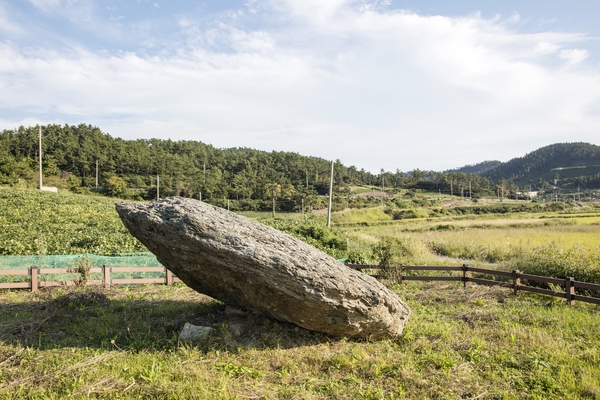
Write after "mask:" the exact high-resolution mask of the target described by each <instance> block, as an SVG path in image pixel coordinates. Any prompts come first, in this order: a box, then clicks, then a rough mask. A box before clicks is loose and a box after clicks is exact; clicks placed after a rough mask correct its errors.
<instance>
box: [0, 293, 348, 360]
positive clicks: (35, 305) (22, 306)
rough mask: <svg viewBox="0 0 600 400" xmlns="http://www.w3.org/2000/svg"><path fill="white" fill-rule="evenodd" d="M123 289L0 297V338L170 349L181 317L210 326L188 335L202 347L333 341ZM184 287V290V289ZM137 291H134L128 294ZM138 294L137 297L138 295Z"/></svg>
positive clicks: (199, 303)
mask: <svg viewBox="0 0 600 400" xmlns="http://www.w3.org/2000/svg"><path fill="white" fill-rule="evenodd" d="M119 290H122V289H104V288H95V289H92V288H85V289H70V290H64V289H63V291H62V292H61V293H60V294H59V295H57V294H56V292H54V293H53V292H52V291H51V290H47V291H45V292H42V293H40V294H39V295H37V297H35V298H32V299H31V300H32V301H26V302H9V303H6V302H3V303H2V304H0V341H2V342H5V343H11V344H14V345H21V346H28V347H33V348H37V349H53V348H67V347H78V348H101V349H111V348H114V349H120V350H128V351H142V350H170V349H173V348H177V347H178V346H181V345H182V341H181V340H180V339H179V333H180V332H181V329H182V327H183V326H184V324H185V323H186V322H190V323H191V324H194V325H200V326H209V327H211V328H213V330H212V332H211V334H210V335H209V336H208V337H206V338H204V339H201V340H198V341H194V342H186V344H185V345H192V346H196V347H198V348H200V349H201V350H204V351H207V352H208V351H213V350H227V349H237V348H258V349H268V348H292V347H301V346H310V345H314V344H318V343H323V342H327V341H332V340H337V339H336V338H332V337H330V336H327V335H325V334H321V333H318V332H312V331H308V330H306V329H303V328H300V327H298V326H296V325H294V324H291V323H286V322H281V321H276V320H273V319H271V318H267V317H264V316H261V315H256V314H253V313H250V312H244V311H242V310H237V309H233V308H231V307H226V305H225V304H223V303H221V302H218V301H216V300H213V299H211V298H209V297H207V296H201V298H200V299H199V300H198V299H168V298H166V299H165V298H163V299H158V300H157V299H155V298H154V299H140V298H136V295H133V296H129V297H128V296H123V295H122V293H119V292H118V291H119ZM186 290H187V289H186ZM134 294H135V293H134ZM137 297H139V296H137Z"/></svg>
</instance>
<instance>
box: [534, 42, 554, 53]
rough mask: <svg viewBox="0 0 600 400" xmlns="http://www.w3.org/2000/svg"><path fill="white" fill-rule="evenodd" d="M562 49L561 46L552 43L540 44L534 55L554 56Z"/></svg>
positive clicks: (537, 45) (536, 46)
mask: <svg viewBox="0 0 600 400" xmlns="http://www.w3.org/2000/svg"><path fill="white" fill-rule="evenodd" d="M558 49H560V45H558V44H555V43H551V42H540V43H538V44H536V45H535V48H534V49H533V53H534V54H535V55H541V56H545V55H548V54H554V53H556V52H557V51H558Z"/></svg>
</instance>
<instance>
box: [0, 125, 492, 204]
mask: <svg viewBox="0 0 600 400" xmlns="http://www.w3.org/2000/svg"><path fill="white" fill-rule="evenodd" d="M38 129H39V127H38V126H35V127H23V126H21V127H19V128H18V129H13V130H3V131H2V132H1V133H0V184H9V185H14V184H16V183H18V182H19V181H28V182H35V181H36V171H37V162H38V161H37V160H38V158H37V157H38ZM41 130H42V136H43V142H42V153H43V170H44V175H45V176H46V177H48V178H52V179H54V180H52V179H51V180H50V181H51V182H58V180H59V179H60V180H62V182H64V184H65V185H66V186H67V187H68V188H69V189H71V190H73V191H82V190H83V191H85V190H93V189H95V187H96V165H98V169H99V173H98V178H99V182H98V184H99V189H100V190H101V191H103V192H104V193H106V194H108V195H113V196H120V197H127V196H131V197H136V198H137V197H141V198H144V199H151V198H153V196H155V192H156V176H157V175H158V176H159V177H160V193H161V197H163V196H169V195H178V196H184V197H195V198H199V197H202V199H203V200H205V201H209V202H211V201H213V202H215V201H222V200H224V199H235V200H244V201H248V202H252V201H254V202H256V201H263V202H264V201H267V200H272V199H276V200H278V201H279V202H280V203H281V202H285V201H289V202H290V203H294V204H297V203H298V202H299V200H300V199H301V198H305V199H307V200H308V199H313V200H314V199H315V198H318V197H319V195H325V194H326V193H327V191H328V188H329V171H330V161H328V160H325V159H322V158H319V157H310V156H303V155H300V154H298V153H294V152H282V151H273V152H266V151H259V150H254V149H250V148H229V149H219V148H216V147H214V146H211V145H209V144H205V143H202V142H199V141H190V140H180V141H173V140H169V139H167V140H163V139H136V140H124V139H121V138H114V137H112V136H111V135H109V134H108V133H105V132H102V131H101V130H100V128H98V127H94V126H91V125H85V124H80V125H77V126H71V125H46V126H42V127H41ZM354 186H368V187H377V188H379V190H385V191H386V192H394V191H398V190H401V189H409V190H417V189H419V190H424V191H433V192H439V193H444V194H450V193H452V194H454V195H461V194H463V195H466V194H469V195H471V196H472V195H473V194H475V195H487V194H490V193H494V192H495V186H494V185H492V183H491V182H490V181H489V180H488V179H486V178H484V177H481V176H477V175H473V174H466V173H460V172H436V171H421V170H418V169H416V170H413V171H409V172H402V171H399V170H396V171H395V172H391V171H384V170H381V171H380V173H379V174H374V173H371V172H369V171H365V170H364V169H358V168H357V167H355V166H349V167H347V166H345V165H343V164H342V162H341V161H340V160H336V161H335V162H334V191H335V193H336V194H337V195H338V196H348V195H349V194H350V192H351V188H352V187H354ZM307 204H308V203H307ZM261 207H262V206H261Z"/></svg>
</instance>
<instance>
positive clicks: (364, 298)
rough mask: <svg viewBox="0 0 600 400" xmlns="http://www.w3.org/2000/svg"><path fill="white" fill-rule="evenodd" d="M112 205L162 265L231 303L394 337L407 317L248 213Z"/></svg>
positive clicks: (397, 304)
mask: <svg viewBox="0 0 600 400" xmlns="http://www.w3.org/2000/svg"><path fill="white" fill-rule="evenodd" d="M116 207H117V212H118V213H119V215H120V217H121V219H122V220H123V223H124V224H125V226H126V227H127V229H129V231H130V232H131V234H132V235H133V236H135V237H137V238H138V239H139V240H140V241H141V242H142V243H143V244H144V245H146V247H148V249H149V250H150V251H151V252H152V253H154V254H155V255H156V258H157V259H158V260H159V261H160V262H161V263H162V264H163V265H164V266H165V267H167V268H168V269H169V270H171V271H172V272H173V273H174V274H175V275H177V277H179V278H180V279H181V280H182V281H183V282H185V283H186V284H187V285H188V286H189V287H191V288H192V289H195V290H197V291H198V292H200V293H204V294H206V295H208V296H211V297H213V298H215V299H218V300H221V301H223V302H225V303H226V304H229V305H231V306H234V307H238V308H242V309H246V310H250V311H255V312H258V313H261V314H263V315H267V316H270V317H272V318H275V319H278V320H281V321H287V322H291V323H294V324H296V325H299V326H301V327H303V328H306V329H310V330H314V331H319V332H324V333H328V334H331V335H336V336H352V337H362V338H368V337H370V338H374V339H378V338H383V337H396V336H398V335H400V334H401V333H402V329H403V327H404V325H405V324H406V322H407V320H408V317H409V314H410V310H409V308H408V307H407V306H406V304H404V303H403V302H402V301H401V300H400V299H399V298H398V296H396V295H395V294H394V293H392V292H390V291H389V290H388V289H387V288H386V287H385V286H384V285H382V284H381V283H380V282H378V281H377V280H376V279H374V278H372V277H370V276H368V275H365V274H363V273H360V272H358V271H355V270H352V269H350V268H348V267H346V266H345V265H344V264H342V263H340V262H339V261H337V260H336V259H334V258H332V257H330V256H329V255H327V254H325V253H323V252H322V251H320V250H318V249H315V248H314V247H312V246H310V245H308V244H306V243H304V242H303V241H301V240H299V239H296V238H294V237H292V236H290V235H288V234H286V233H283V232H280V231H278V230H276V229H273V228H271V227H268V226H266V225H263V224H261V223H259V222H256V221H254V220H251V219H249V218H246V217H243V216H240V215H237V214H234V213H232V212H229V211H227V210H224V209H222V208H218V207H214V206H211V205H209V204H206V203H203V202H201V201H198V200H192V199H185V198H179V197H170V198H166V199H162V200H160V201H157V202H154V203H120V204H117V206H116Z"/></svg>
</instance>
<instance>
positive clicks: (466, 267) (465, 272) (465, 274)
mask: <svg viewBox="0 0 600 400" xmlns="http://www.w3.org/2000/svg"><path fill="white" fill-rule="evenodd" d="M462 268H463V286H464V288H465V289H466V288H468V287H469V274H468V271H469V265H468V264H463V266H462Z"/></svg>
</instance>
